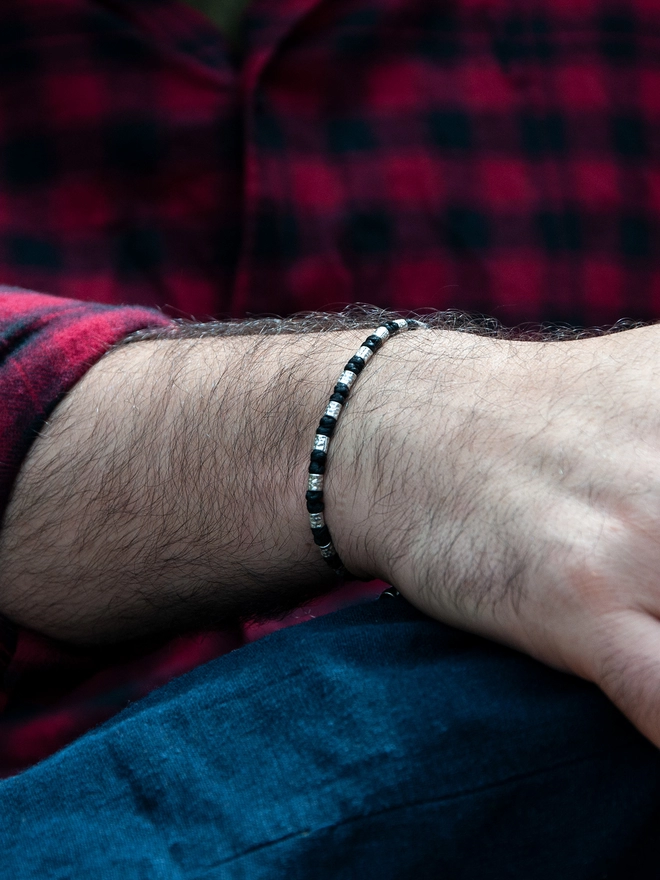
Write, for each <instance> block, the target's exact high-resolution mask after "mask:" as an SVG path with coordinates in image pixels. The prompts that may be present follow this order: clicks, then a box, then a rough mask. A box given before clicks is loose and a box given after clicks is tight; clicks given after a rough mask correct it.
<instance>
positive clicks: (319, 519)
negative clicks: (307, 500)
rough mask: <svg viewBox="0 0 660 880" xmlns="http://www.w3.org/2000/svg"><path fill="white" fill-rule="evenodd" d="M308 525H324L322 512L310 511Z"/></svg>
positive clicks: (317, 526) (318, 527)
mask: <svg viewBox="0 0 660 880" xmlns="http://www.w3.org/2000/svg"><path fill="white" fill-rule="evenodd" d="M309 525H310V528H312V529H322V528H323V526H324V525H325V519H324V518H323V514H322V513H310V515H309Z"/></svg>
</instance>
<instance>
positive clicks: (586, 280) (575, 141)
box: [0, 0, 660, 772]
mask: <svg viewBox="0 0 660 880" xmlns="http://www.w3.org/2000/svg"><path fill="white" fill-rule="evenodd" d="M659 157H660V4H658V3H657V0H253V2H252V5H251V7H250V8H249V10H248V14H247V18H246V30H245V44H244V48H243V50H242V52H241V55H240V57H238V55H237V54H236V53H232V52H230V51H229V48H228V46H227V44H226V43H225V41H224V39H223V38H222V36H221V35H220V34H219V33H218V32H217V31H216V30H215V28H214V27H213V26H212V25H211V24H210V23H208V22H206V20H205V19H203V18H202V17H201V16H199V15H198V14H197V13H195V12H193V11H192V10H191V9H189V8H187V7H185V6H183V5H180V4H179V3H178V2H176V0H3V2H2V3H1V4H0V282H1V283H5V284H9V285H20V286H23V287H30V288H33V289H39V290H43V291H45V292H48V293H55V294H59V295H62V296H67V297H75V298H77V299H83V300H84V299H87V300H95V301H99V302H102V303H132V304H142V305H158V306H160V307H161V308H163V309H164V310H165V311H166V312H169V313H170V314H174V315H181V314H183V315H195V316H196V317H198V318H203V317H206V316H209V315H220V316H225V315H235V316H242V315H244V314H246V313H248V312H250V313H255V312H256V313H264V312H266V313H273V312H275V313H290V312H294V311H299V310H304V309H316V308H335V307H339V306H342V305H344V304H345V303H348V302H353V301H363V302H371V303H375V304H378V305H381V306H390V307H393V308H397V309H409V308H426V307H437V308H459V309H465V310H469V311H477V312H482V313H486V314H489V315H494V316H495V317H498V318H499V319H500V320H502V321H503V322H505V323H507V324H518V323H521V322H527V321H532V322H539V321H541V322H567V323H569V324H574V325H590V324H607V323H611V322H614V321H616V320H617V319H619V318H621V317H628V318H633V319H654V318H658V317H660V248H659V247H658V244H659V235H658V233H659V219H660V218H659V215H660V160H659ZM44 308H46V310H48V309H51V306H44ZM90 314H91V313H90ZM95 314H96V315H97V318H98V319H99V320H100V318H99V316H100V315H102V314H103V313H101V312H97V313H95ZM113 314H114V313H113ZM121 314H124V313H121ZM87 319H89V320H92V318H91V317H88V318H86V319H85V320H87ZM112 320H114V319H112ZM117 320H123V318H121V319H119V318H117ZM145 320H146V319H145ZM72 326H73V325H72ZM45 332H46V331H45V330H44V333H45ZM41 335H42V334H36V335H33V337H31V341H32V343H33V344H34V345H35V346H36V345H37V344H38V342H37V339H38V337H40V336H41ZM112 335H113V334H112V333H110V334H109V336H108V340H110V337H112ZM74 336H75V333H74ZM110 341H111V340H110ZM65 349H66V347H65ZM65 349H63V350H65ZM3 369H4V367H3V366H1V365H0V383H1V382H2V370H3ZM31 381H34V382H36V381H37V380H36V379H32V380H31ZM39 381H41V380H39ZM44 382H45V383H46V384H45V385H44V386H43V392H42V397H41V399H42V403H43V406H44V407H46V408H48V406H52V405H53V403H54V402H55V401H56V400H57V399H58V394H59V393H60V391H57V392H56V391H55V390H54V389H55V387H56V386H57V382H54V383H53V382H52V381H51V380H47V379H44ZM49 382H50V383H51V384H50V385H49V384H48V383H49ZM48 388H51V390H52V397H51V398H50V402H49V398H48V394H49V393H50V392H48V391H47V389H48ZM60 390H61V389H60ZM40 393H41V392H40ZM24 417H25V414H23V415H22V416H19V415H17V416H16V418H17V419H18V420H19V421H20V418H24ZM16 424H18V421H17V423H16ZM11 430H14V433H15V429H11ZM4 454H5V450H3V449H0V456H2V455H4ZM12 467H13V465H12ZM1 638H2V636H1V634H0V639H1ZM213 638H216V639H217V641H216V642H213V639H212V643H211V644H210V647H209V648H208V650H207V649H206V648H200V647H199V645H197V646H195V644H193V643H188V644H187V645H186V646H182V645H181V644H179V645H178V646H172V645H170V646H161V648H159V649H157V650H156V649H154V651H152V652H151V653H150V654H148V655H147V654H145V656H144V657H143V658H142V659H140V658H136V657H132V658H123V659H122V658H120V657H119V656H115V657H112V658H107V657H106V658H103V661H102V662H101V660H99V658H98V657H95V658H91V659H90V658H89V657H87V656H85V657H81V656H80V655H78V654H76V653H75V652H71V651H69V650H68V649H67V648H66V647H65V646H54V645H52V644H50V643H48V642H47V641H44V640H39V638H38V637H37V636H34V635H33V634H27V633H21V634H20V635H19V642H18V647H17V648H16V650H15V651H14V653H13V655H12V656H13V660H12V661H11V663H10V665H9V669H8V672H7V676H6V680H7V681H10V682H11V684H12V688H13V690H12V691H11V693H12V698H11V699H10V703H9V705H8V707H7V709H6V710H5V712H4V715H3V716H2V720H0V755H2V760H3V761H4V765H3V766H4V772H10V771H12V770H15V769H18V768H20V767H22V766H26V765H27V764H28V763H30V762H31V761H33V760H36V759H37V758H39V757H42V756H44V755H46V754H48V753H49V752H50V751H52V750H53V749H54V748H57V747H59V746H60V745H62V744H63V743H64V742H66V741H67V740H68V739H70V738H71V737H72V736H74V735H77V734H78V733H80V732H82V730H84V729H85V727H87V726H89V725H90V724H92V723H94V722H95V721H96V720H100V719H101V718H103V717H107V715H108V714H110V713H112V712H113V711H116V709H117V708H119V707H120V706H121V705H122V701H123V702H125V701H126V700H127V699H129V698H130V699H133V698H135V697H137V696H139V695H141V694H142V693H144V692H145V691H146V690H148V689H149V687H152V686H154V684H155V683H160V682H161V681H163V680H164V679H165V678H166V677H167V676H168V675H169V674H174V673H175V672H177V671H183V669H185V668H188V667H189V666H190V665H194V663H195V662H200V661H201V660H202V659H205V657H208V656H212V655H213V652H214V651H216V652H219V651H222V650H225V649H226V647H227V645H228V644H229V643H227V642H224V641H223V639H225V638H226V639H229V640H230V642H231V644H234V643H236V641H234V642H232V641H231V640H232V639H236V638H237V637H235V636H231V635H227V636H224V635H216V637H213ZM10 640H11V634H9V635H8V636H7V639H5V640H4V641H3V644H4V645H5V648H3V649H0V653H2V650H4V651H5V654H7V656H10V655H11V650H10V649H11V645H10ZM111 661H113V662H114V665H112V663H111ZM109 663H110V665H108V664H109ZM95 664H96V665H95ZM140 664H142V665H140ZM49 669H50V673H48V670H49ZM12 670H13V671H12ZM67 670H68V672H67ZM67 675H69V678H67ZM67 701H68V702H67ZM12 713H13V714H12ZM58 713H59V714H58ZM3 731H4V732H3ZM21 749H22V750H21ZM0 769H1V768H0Z"/></svg>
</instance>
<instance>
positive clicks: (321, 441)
mask: <svg viewBox="0 0 660 880" xmlns="http://www.w3.org/2000/svg"><path fill="white" fill-rule="evenodd" d="M329 446H330V438H329V437H326V436H325V434H315V435H314V451H315V452H327V451H328V447H329Z"/></svg>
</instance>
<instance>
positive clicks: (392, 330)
mask: <svg viewBox="0 0 660 880" xmlns="http://www.w3.org/2000/svg"><path fill="white" fill-rule="evenodd" d="M383 327H385V328H386V329H387V330H389V331H390V335H392V336H394V334H395V333H398V332H399V330H400V329H401V328H400V327H399V325H398V324H395V323H394V321H388V322H387V323H386V324H383Z"/></svg>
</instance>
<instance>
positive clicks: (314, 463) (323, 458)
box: [305, 318, 426, 580]
mask: <svg viewBox="0 0 660 880" xmlns="http://www.w3.org/2000/svg"><path fill="white" fill-rule="evenodd" d="M418 327H426V324H424V323H423V322H422V321H416V320H414V319H412V318H397V319H396V320H395V321H387V322H386V323H385V324H381V325H380V327H377V328H376V330H374V332H373V333H372V334H371V335H370V336H367V338H366V339H365V340H364V342H363V343H362V345H361V346H360V348H358V350H357V351H356V352H355V354H354V355H353V357H352V358H351V359H350V360H349V362H348V363H347V364H346V366H345V367H344V370H343V372H342V374H341V375H340V377H339V379H338V380H337V384H336V385H335V387H334V389H333V391H332V394H331V396H330V400H329V401H328V405H327V406H326V408H325V412H324V413H323V415H322V416H321V421H320V422H319V426H318V428H317V429H316V434H315V436H314V446H313V447H312V454H311V456H310V461H309V473H308V475H307V492H306V494H305V499H306V501H307V512H308V513H309V524H310V527H311V529H312V535H313V537H314V543H315V544H316V546H317V547H318V548H319V550H320V551H321V556H322V557H323V559H325V561H326V562H327V564H328V565H329V566H330V568H332V569H333V571H335V573H336V574H337V575H339V577H341V578H345V579H349V578H350V579H352V580H357V578H356V577H355V576H354V575H351V573H350V572H349V571H348V570H347V569H346V568H345V566H344V564H343V562H342V561H341V559H340V558H339V554H338V553H337V551H336V550H335V545H334V544H333V543H332V538H331V537H330V531H329V530H328V527H327V525H326V524H325V519H324V516H323V510H324V503H323V479H324V475H325V468H326V463H327V460H328V449H329V447H330V440H331V439H332V435H333V434H334V431H335V428H336V427H337V422H338V421H339V417H340V415H341V414H342V411H343V407H344V404H345V403H346V401H347V400H348V396H349V394H350V393H351V388H352V387H353V385H354V384H355V381H356V379H357V377H358V376H359V375H360V373H361V372H362V370H364V368H365V366H366V365H367V364H368V363H369V361H370V360H371V358H372V357H373V356H374V354H375V353H376V352H377V351H378V350H379V349H380V348H382V346H383V344H384V343H385V342H387V340H388V339H389V338H390V336H396V334H397V333H401V332H403V331H405V330H416V329H417V328H418Z"/></svg>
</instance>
